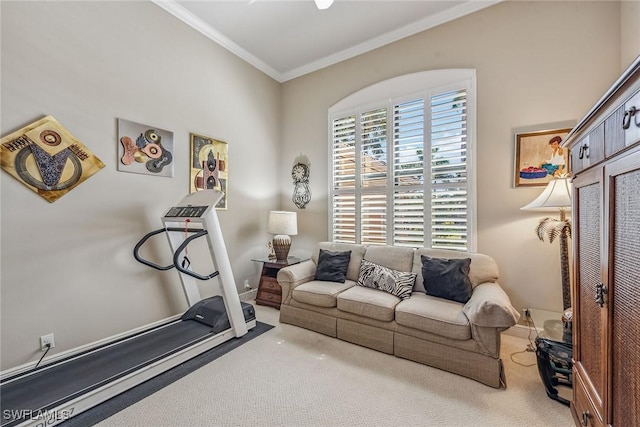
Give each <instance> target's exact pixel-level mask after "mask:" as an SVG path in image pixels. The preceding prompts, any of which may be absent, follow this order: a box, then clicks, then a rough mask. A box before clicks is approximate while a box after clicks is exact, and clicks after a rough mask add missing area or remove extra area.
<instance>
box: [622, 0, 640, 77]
mask: <svg viewBox="0 0 640 427" xmlns="http://www.w3.org/2000/svg"><path fill="white" fill-rule="evenodd" d="M620 27H621V32H620V46H621V50H622V51H621V54H620V67H621V71H624V70H625V69H626V68H627V67H628V66H629V65H630V64H631V62H633V60H634V59H636V58H637V57H638V55H640V1H639V0H626V1H623V2H621V4H620Z"/></svg>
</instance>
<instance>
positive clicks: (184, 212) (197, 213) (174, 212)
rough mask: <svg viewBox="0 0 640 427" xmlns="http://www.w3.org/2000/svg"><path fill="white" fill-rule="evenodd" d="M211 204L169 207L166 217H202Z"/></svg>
mask: <svg viewBox="0 0 640 427" xmlns="http://www.w3.org/2000/svg"><path fill="white" fill-rule="evenodd" d="M208 208H209V206H175V207H173V208H171V209H169V212H167V213H166V215H165V216H164V217H165V218H200V217H201V216H202V215H204V213H205V211H206V210H207V209H208Z"/></svg>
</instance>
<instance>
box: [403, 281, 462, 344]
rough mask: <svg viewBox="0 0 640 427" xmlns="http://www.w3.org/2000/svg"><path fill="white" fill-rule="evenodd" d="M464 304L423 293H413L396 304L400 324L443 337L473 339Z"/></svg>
mask: <svg viewBox="0 0 640 427" xmlns="http://www.w3.org/2000/svg"><path fill="white" fill-rule="evenodd" d="M463 307H464V304H462V303H459V302H455V301H450V300H446V299H442V298H437V297H432V296H429V295H425V294H422V293H417V292H416V293H413V295H411V298H409V299H406V300H402V301H401V302H400V303H399V304H398V305H397V306H396V313H395V318H396V322H397V323H398V325H402V326H406V327H409V328H413V329H418V330H420V331H424V332H429V333H432V334H435V335H440V336H443V337H447V338H451V339H457V340H468V339H471V326H470V324H469V319H467V316H465V314H464V313H463V311H462V308H463Z"/></svg>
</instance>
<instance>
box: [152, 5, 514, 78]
mask: <svg viewBox="0 0 640 427" xmlns="http://www.w3.org/2000/svg"><path fill="white" fill-rule="evenodd" d="M151 1H153V2H154V3H155V4H157V5H158V6H160V7H162V8H163V9H165V10H166V11H167V12H169V13H171V14H172V15H174V16H176V17H177V18H178V19H180V20H182V21H184V22H185V23H187V24H188V25H190V26H192V27H193V28H195V29H196V30H198V31H200V32H201V33H203V34H204V35H206V36H207V37H209V38H210V39H212V40H213V41H215V42H217V43H219V44H220V45H222V46H223V47H225V48H227V49H228V50H230V51H231V52H233V53H234V54H236V55H238V56H239V57H241V58H243V59H244V60H245V61H247V62H249V63H250V64H252V65H253V66H255V67H256V68H258V69H260V70H262V71H263V72H264V73H266V74H268V75H269V76H271V77H272V78H274V79H275V80H277V81H279V82H285V81H287V80H290V79H293V78H296V77H299V76H301V75H304V74H307V73H310V72H312V71H316V70H319V69H321V68H324V67H327V66H329V65H332V64H335V63H337V62H340V61H344V60H345V59H349V58H352V57H354V56H356V55H360V54H362V53H365V52H368V51H370V50H372V49H376V48H378V47H380V46H384V45H386V44H389V43H391V42H394V41H396V40H399V39H402V38H404V37H408V36H410V35H413V34H416V33H418V32H421V31H424V30H426V29H429V28H433V27H435V26H437V25H440V24H443V23H445V22H448V21H451V20H454V19H456V18H459V17H461V16H464V15H468V14H470V13H473V12H476V11H478V10H480V9H484V8H485V7H488V6H491V5H494V4H496V3H499V2H500V1H503V0H444V1H436V0H409V1H405V0H373V1H372V0H335V1H334V3H333V5H332V6H331V7H330V8H329V9H326V10H318V9H317V8H316V6H315V3H314V2H313V0H208V1H206V0H151Z"/></svg>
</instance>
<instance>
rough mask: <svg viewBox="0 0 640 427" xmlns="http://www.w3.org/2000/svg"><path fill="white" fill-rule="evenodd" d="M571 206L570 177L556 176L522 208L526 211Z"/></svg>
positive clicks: (550, 209)
mask: <svg viewBox="0 0 640 427" xmlns="http://www.w3.org/2000/svg"><path fill="white" fill-rule="evenodd" d="M570 207H571V182H570V181H569V178H556V179H553V180H551V181H550V182H549V184H547V188H545V189H544V191H543V192H542V194H540V195H539V196H538V197H537V198H536V199H535V200H534V201H532V202H531V203H529V204H528V205H526V206H523V207H521V208H520V209H522V210H525V211H557V210H560V209H567V208H570Z"/></svg>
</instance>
